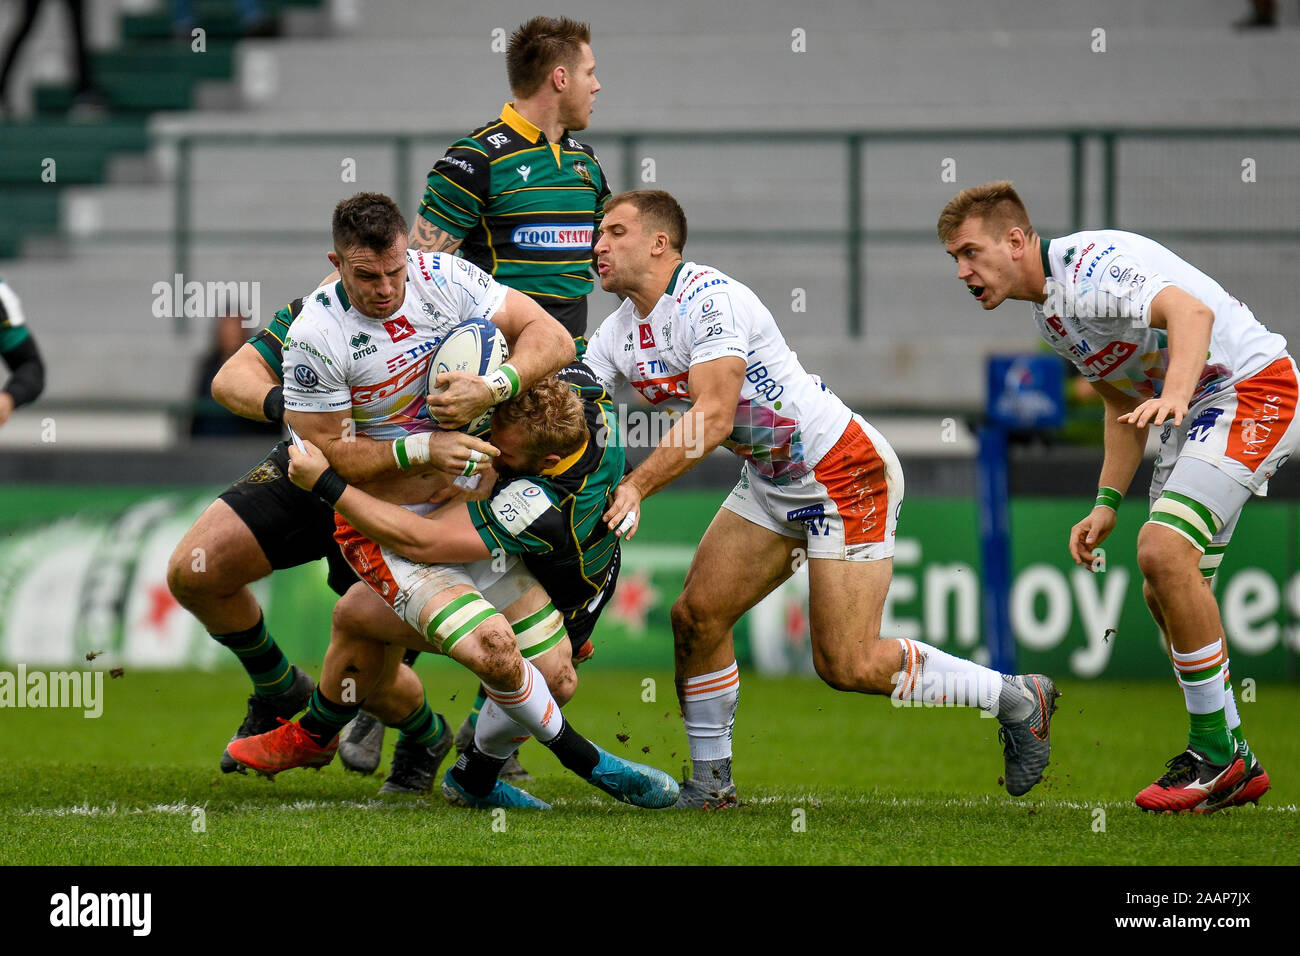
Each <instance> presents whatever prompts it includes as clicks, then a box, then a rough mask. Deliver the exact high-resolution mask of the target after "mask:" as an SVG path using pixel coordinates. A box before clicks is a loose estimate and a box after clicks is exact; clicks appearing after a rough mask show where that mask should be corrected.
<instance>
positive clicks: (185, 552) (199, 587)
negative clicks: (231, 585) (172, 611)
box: [167, 542, 211, 609]
mask: <svg viewBox="0 0 1300 956" xmlns="http://www.w3.org/2000/svg"><path fill="white" fill-rule="evenodd" d="M193 550H197V549H192V548H189V547H186V546H185V542H181V544H180V545H179V546H178V547H177V548H176V550H175V551H173V552H172V556H171V559H170V560H169V561H168V562H167V588H168V590H170V591H171V592H172V597H174V598H175V599H176V603H177V604H179V605H180V606H181V607H183V608H187V609H188V608H190V607H191V606H192V605H194V604H195V603H196V602H197V601H199V600H200V599H202V598H203V597H205V596H206V595H207V593H208V586H209V584H210V581H211V579H210V578H207V577H206V576H205V575H206V570H205V569H204V566H203V565H202V564H196V562H195V560H194V559H193V557H192V555H191V551H193Z"/></svg>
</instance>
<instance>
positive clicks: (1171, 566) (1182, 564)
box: [1137, 525, 1200, 597]
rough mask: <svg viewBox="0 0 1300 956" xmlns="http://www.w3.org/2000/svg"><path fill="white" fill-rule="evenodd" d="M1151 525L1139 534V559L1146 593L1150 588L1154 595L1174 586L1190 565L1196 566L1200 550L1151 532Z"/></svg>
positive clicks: (1139, 568) (1139, 567) (1144, 592)
mask: <svg viewBox="0 0 1300 956" xmlns="http://www.w3.org/2000/svg"><path fill="white" fill-rule="evenodd" d="M1149 528H1150V525H1147V526H1146V527H1144V528H1143V530H1142V533H1141V534H1140V535H1139V536H1138V550H1137V562H1138V570H1140V571H1141V572H1142V577H1143V578H1144V582H1143V594H1144V595H1146V594H1147V592H1148V590H1149V591H1150V594H1151V596H1152V597H1155V596H1157V595H1159V594H1160V593H1161V591H1162V590H1163V589H1164V588H1166V587H1169V586H1171V585H1172V584H1173V583H1174V582H1176V581H1177V580H1178V579H1179V578H1181V576H1182V575H1183V574H1185V573H1186V571H1187V570H1188V568H1189V567H1190V568H1192V569H1195V567H1196V562H1197V557H1198V556H1199V554H1200V552H1198V551H1195V550H1194V549H1192V548H1180V547H1178V546H1177V542H1173V541H1171V540H1170V537H1169V536H1168V535H1160V534H1155V533H1153V532H1150V531H1149V530H1148V529H1149Z"/></svg>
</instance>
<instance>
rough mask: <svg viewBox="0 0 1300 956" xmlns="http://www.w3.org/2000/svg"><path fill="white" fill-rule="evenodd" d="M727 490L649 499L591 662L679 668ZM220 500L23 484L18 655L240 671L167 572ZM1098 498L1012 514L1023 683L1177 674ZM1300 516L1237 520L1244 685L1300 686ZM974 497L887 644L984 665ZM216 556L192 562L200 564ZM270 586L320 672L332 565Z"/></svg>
mask: <svg viewBox="0 0 1300 956" xmlns="http://www.w3.org/2000/svg"><path fill="white" fill-rule="evenodd" d="M724 497H725V491H723V490H711V491H687V492H671V491H670V492H665V493H662V494H660V495H657V496H655V497H654V498H652V499H650V500H649V501H647V502H646V503H645V507H644V514H643V518H642V523H641V530H640V532H639V533H638V534H637V536H636V539H635V540H634V541H632V542H631V543H629V544H627V545H625V546H624V558H623V570H622V574H621V576H620V579H619V586H618V589H617V591H616V593H615V595H614V597H613V598H612V599H611V601H610V603H609V605H608V606H607V608H606V610H605V613H604V615H603V616H602V618H601V622H600V625H599V627H598V628H597V631H596V634H595V637H594V639H595V643H596V645H597V654H596V657H595V659H594V660H593V661H592V662H591V664H590V665H585V666H592V667H613V666H617V667H631V668H637V667H664V666H667V665H668V664H669V663H670V662H671V660H672V635H671V630H670V627H669V610H670V608H671V607H672V603H673V600H674V599H675V598H676V597H677V595H678V594H679V593H680V591H681V586H682V582H683V580H684V578H685V574H686V568H687V566H688V565H689V563H690V560H691V558H692V556H693V555H694V552H695V546H696V544H697V543H698V542H699V539H700V537H701V535H702V534H703V533H704V529H705V528H706V527H707V526H708V523H709V521H710V520H711V518H712V516H713V514H714V512H715V511H716V509H717V507H718V505H719V504H720V503H721V501H722V499H723V498H724ZM211 500H212V496H211V493H206V494H205V493H197V492H195V491H194V490H193V489H192V488H190V489H184V490H177V491H164V492H160V491H159V490H158V489H156V488H153V489H121V488H67V487H55V488H36V487H10V488H6V489H5V491H4V493H3V495H2V496H0V660H4V661H7V662H24V663H26V664H28V665H29V666H31V665H40V666H49V667H55V666H66V665H70V664H72V663H73V662H75V661H77V660H83V659H84V658H85V655H86V654H92V653H93V654H96V655H100V654H102V655H104V658H103V661H102V663H104V664H106V665H107V666H124V667H148V668H171V667H216V666H227V665H231V664H233V660H231V659H229V655H227V654H225V653H224V652H223V651H222V650H221V648H220V647H218V646H217V645H216V644H215V642H213V641H211V640H210V639H208V638H207V637H206V635H205V634H204V632H203V630H202V628H201V627H200V626H199V625H198V624H197V623H196V622H195V621H194V620H193V619H192V618H191V617H190V616H189V615H188V614H187V613H186V612H185V611H184V610H183V609H182V608H180V607H179V606H178V605H177V604H176V603H175V601H174V600H173V599H172V597H171V594H170V592H169V591H168V589H167V580H166V575H167V561H168V558H169V556H170V555H171V553H172V551H173V549H174V548H175V545H176V543H177V542H178V541H179V540H180V538H181V536H182V535H183V534H184V533H185V531H186V529H187V528H188V527H189V526H190V524H191V523H192V522H193V520H194V519H195V518H196V517H197V516H198V514H199V513H200V512H201V511H202V510H203V508H204V507H206V506H207V505H208V503H209V502H210V501H211ZM1090 506H1091V502H1090V501H1086V500H1083V499H1079V500H1064V499H1058V500H1053V499H1022V500H1017V501H1014V502H1013V503H1012V529H1011V533H1012V540H1013V542H1014V544H1013V569H1014V575H1013V586H1012V593H1011V621H1012V625H1013V628H1014V630H1015V634H1016V640H1017V646H1018V654H1019V668H1020V670H1022V671H1043V672H1046V673H1050V674H1054V675H1061V676H1073V677H1080V678H1094V677H1109V678H1130V677H1164V676H1168V674H1169V665H1168V662H1167V661H1166V660H1165V658H1164V657H1163V654H1162V652H1161V650H1160V646H1159V641H1158V636H1157V633H1156V630H1155V626H1154V624H1153V623H1152V622H1151V620H1150V617H1149V616H1148V614H1147V612H1146V609H1145V606H1144V605H1143V602H1142V594H1141V580H1140V577H1139V575H1138V572H1137V567H1136V562H1135V559H1134V555H1135V551H1136V541H1137V533H1138V530H1139V528H1140V527H1141V522H1142V518H1143V514H1142V509H1141V506H1140V505H1139V504H1138V503H1137V502H1130V503H1128V504H1126V506H1125V508H1124V511H1123V512H1122V514H1121V520H1120V523H1119V526H1118V528H1117V530H1116V531H1115V533H1114V535H1113V536H1112V537H1111V539H1110V540H1108V541H1107V542H1106V543H1105V546H1104V548H1105V567H1106V570H1105V571H1102V572H1098V573H1093V572H1091V571H1089V570H1087V569H1084V568H1078V567H1075V566H1074V565H1073V563H1072V562H1071V561H1070V558H1069V556H1068V554H1067V552H1066V548H1065V542H1066V538H1067V535H1068V532H1069V529H1070V527H1071V526H1072V525H1073V524H1074V523H1075V522H1076V521H1077V520H1079V518H1080V517H1082V516H1083V515H1084V514H1085V513H1086V510H1087V509H1088V508H1089V507H1090ZM1298 521H1300V507H1297V506H1296V505H1293V504H1290V503H1281V502H1278V503H1274V502H1269V501H1266V500H1261V501H1253V502H1251V503H1250V505H1249V506H1248V507H1247V508H1246V510H1245V513H1244V514H1243V516H1242V518H1241V522H1240V524H1239V525H1238V528H1237V532H1236V535H1235V537H1234V540H1233V544H1232V547H1231V548H1230V549H1229V551H1228V555H1227V558H1226V559H1225V561H1224V563H1223V566H1222V568H1221V570H1220V573H1219V578H1218V581H1217V582H1216V587H1215V590H1216V593H1217V594H1218V596H1219V601H1220V605H1221V607H1222V609H1223V619H1224V625H1225V628H1226V631H1227V635H1228V641H1229V646H1230V649H1231V654H1232V670H1233V674H1234V676H1235V677H1237V678H1245V677H1252V676H1253V677H1260V678H1271V679H1276V678H1293V677H1294V676H1295V674H1296V656H1297V651H1300V566H1298V563H1297V561H1298V557H1297V548H1296V533H1297V523H1298ZM976 528H977V515H976V508H975V503H974V501H973V500H964V499H949V498H911V499H908V500H907V501H906V502H905V503H904V506H903V513H902V519H901V522H900V525H899V537H898V544H897V553H896V556H895V563H894V581H893V586H892V588H891V590H890V595H889V599H888V601H887V603H886V607H885V612H884V619H883V624H882V634H883V636H885V637H910V638H914V639H917V640H922V641H925V642H927V643H930V644H933V645H935V646H937V647H941V648H944V649H945V650H948V651H950V652H952V653H955V654H958V655H960V656H966V657H973V658H975V659H984V655H985V651H984V648H983V635H982V629H983V623H982V621H983V619H982V616H981V613H980V600H981V595H980V584H979V558H978V554H979V549H978V542H977V539H976V533H977V532H976ZM203 558H204V556H202V555H199V554H196V555H191V556H190V560H191V561H195V562H201V561H202V560H203ZM807 581H808V578H807V569H806V568H803V569H801V570H800V571H799V572H798V573H796V574H795V575H794V576H793V577H792V578H791V579H790V581H788V582H787V583H786V584H785V585H783V586H782V587H781V588H779V589H778V590H777V591H775V592H773V594H772V595H770V596H769V597H768V598H767V599H766V600H765V601H764V602H763V603H762V604H761V605H760V606H759V607H757V608H755V609H754V610H753V611H751V612H750V614H749V615H747V616H746V619H745V620H743V621H742V622H741V624H740V625H739V626H738V628H737V635H736V636H737V650H738V654H739V656H740V658H741V661H742V664H743V665H745V666H749V667H753V668H756V669H758V670H761V671H764V672H769V673H791V672H793V673H801V672H802V673H808V674H812V673H813V671H812V655H811V652H810V649H809V639H808V614H807V594H808V584H807ZM254 593H255V594H256V595H257V597H258V599H259V600H260V601H261V602H262V604H263V607H264V608H265V609H266V615H267V622H268V624H269V626H270V628H271V629H272V632H273V633H274V634H275V636H276V639H277V641H278V642H279V643H280V644H281V646H282V647H284V648H285V650H286V652H287V653H289V654H290V656H291V657H293V658H294V659H295V660H297V661H299V662H301V663H305V664H308V665H310V666H315V665H316V663H317V662H318V661H319V659H320V657H321V655H322V654H323V651H324V647H325V642H326V641H327V639H328V633H329V620H330V609H331V607H332V605H333V602H334V595H333V592H331V591H330V590H329V588H328V587H327V586H326V584H325V568H324V564H323V562H317V563H316V564H315V565H308V566H304V567H301V568H294V569H291V570H288V571H282V572H277V573H276V574H274V575H272V577H271V578H269V579H266V580H264V581H261V582H258V583H257V584H256V585H255V586H254Z"/></svg>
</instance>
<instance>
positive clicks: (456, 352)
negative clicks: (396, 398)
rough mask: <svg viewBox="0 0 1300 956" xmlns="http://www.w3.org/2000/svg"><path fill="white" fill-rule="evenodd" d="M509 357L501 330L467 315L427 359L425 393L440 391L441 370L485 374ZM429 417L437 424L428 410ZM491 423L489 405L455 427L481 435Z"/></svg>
mask: <svg viewBox="0 0 1300 956" xmlns="http://www.w3.org/2000/svg"><path fill="white" fill-rule="evenodd" d="M508 357H509V350H508V349H507V348H506V337H505V336H504V335H502V334H501V330H500V329H498V328H497V327H496V326H495V325H494V324H492V323H491V322H489V321H488V320H487V319H466V320H465V321H464V322H462V323H461V324H460V325H458V326H456V327H455V328H454V329H452V330H451V332H450V333H448V335H447V337H446V338H445V339H443V340H442V341H441V342H440V343H439V344H438V348H437V350H436V351H435V352H434V353H433V360H432V361H431V362H430V363H429V377H428V379H427V380H426V381H425V385H424V393H425V394H426V395H436V394H438V393H439V392H441V391H442V389H441V388H438V387H437V386H436V385H435V384H434V383H435V382H437V380H438V376H439V375H441V374H442V373H443V372H469V373H471V374H473V375H486V374H487V373H488V372H494V371H496V370H497V369H499V368H500V367H501V364H502V363H503V362H504V361H505V360H506V359H507V358H508ZM429 418H430V419H431V420H432V421H433V422H434V424H437V422H438V420H437V419H436V418H434V417H433V415H432V414H431V415H430V416H429ZM491 424H492V409H490V408H489V409H488V410H487V411H486V412H484V413H483V414H482V415H480V416H479V417H478V418H476V419H474V420H473V421H472V422H470V423H469V424H468V425H464V426H462V427H460V428H458V429H457V431H462V432H467V433H469V434H471V435H481V434H483V433H484V432H486V431H487V430H488V428H489V426H490V425H491Z"/></svg>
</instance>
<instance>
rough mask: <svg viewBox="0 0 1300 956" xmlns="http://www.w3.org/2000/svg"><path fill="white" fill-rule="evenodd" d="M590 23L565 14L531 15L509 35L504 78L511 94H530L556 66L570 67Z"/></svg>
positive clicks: (588, 35)
mask: <svg viewBox="0 0 1300 956" xmlns="http://www.w3.org/2000/svg"><path fill="white" fill-rule="evenodd" d="M584 43H588V44H589V43H591V27H590V26H589V25H587V24H585V23H579V22H578V21H577V20H570V19H569V18H568V17H533V18H532V19H531V20H529V21H528V22H527V23H525V24H524V25H523V26H521V27H520V28H519V29H517V30H516V31H515V32H514V33H513V34H511V36H510V44H509V45H508V46H507V47H506V79H508V80H509V81H510V90H511V92H512V93H514V94H515V96H532V95H533V94H534V93H536V92H537V90H538V88H539V87H540V86H541V85H542V84H543V83H545V82H546V78H547V77H548V76H550V75H551V71H552V70H553V69H555V68H556V67H557V66H567V67H573V66H574V65H575V64H576V63H577V62H578V55H579V53H580V52H581V47H582V44H584Z"/></svg>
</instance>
